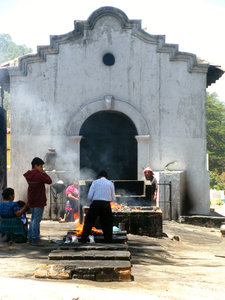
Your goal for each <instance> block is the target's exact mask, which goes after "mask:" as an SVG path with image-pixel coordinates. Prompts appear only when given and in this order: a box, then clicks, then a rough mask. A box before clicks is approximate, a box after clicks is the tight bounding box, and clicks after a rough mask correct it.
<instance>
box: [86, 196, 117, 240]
mask: <svg viewBox="0 0 225 300" xmlns="http://www.w3.org/2000/svg"><path fill="white" fill-rule="evenodd" d="M97 217H99V219H100V222H101V226H102V231H103V234H104V239H105V242H106V243H112V227H113V217H112V210H111V206H110V202H109V201H102V200H94V201H93V202H92V204H91V206H90V208H89V210H88V212H87V215H86V218H85V222H84V228H83V233H82V236H81V242H86V240H87V238H88V236H89V234H90V233H91V229H92V227H93V226H94V224H95V221H96V219H97Z"/></svg>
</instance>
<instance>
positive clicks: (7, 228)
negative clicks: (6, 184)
mask: <svg viewBox="0 0 225 300" xmlns="http://www.w3.org/2000/svg"><path fill="white" fill-rule="evenodd" d="M2 197H3V202H1V203H0V216H1V218H2V220H1V225H0V232H1V238H2V240H3V241H8V240H11V241H13V242H17V243H25V242H26V241H27V230H26V226H25V225H24V222H23V221H22V220H21V216H23V215H24V214H25V212H26V210H27V208H28V205H27V204H25V203H24V202H23V203H24V204H23V206H22V205H21V203H20V205H21V206H22V207H21V206H20V205H19V204H18V203H17V202H14V201H13V200H14V198H15V193H14V189H12V188H6V189H5V190H4V191H3V193H2Z"/></svg>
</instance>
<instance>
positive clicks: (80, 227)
mask: <svg viewBox="0 0 225 300" xmlns="http://www.w3.org/2000/svg"><path fill="white" fill-rule="evenodd" d="M74 224H75V227H76V231H77V232H76V234H75V236H81V235H82V232H83V227H84V222H82V224H81V223H80V219H79V218H77V219H76V220H75V222H74ZM91 231H92V233H102V230H101V229H97V228H96V227H92V229H91Z"/></svg>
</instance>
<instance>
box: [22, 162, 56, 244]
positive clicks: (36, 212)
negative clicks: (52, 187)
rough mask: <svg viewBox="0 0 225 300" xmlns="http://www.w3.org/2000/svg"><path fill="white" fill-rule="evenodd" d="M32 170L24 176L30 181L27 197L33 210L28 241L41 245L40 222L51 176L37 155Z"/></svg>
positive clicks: (32, 163)
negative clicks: (46, 189) (45, 170)
mask: <svg viewBox="0 0 225 300" xmlns="http://www.w3.org/2000/svg"><path fill="white" fill-rule="evenodd" d="M31 165H32V170H29V171H27V172H26V173H25V174H23V176H24V177H25V178H26V180H27V183H28V191H27V198H28V204H29V206H30V211H31V221H30V226H29V230H28V241H29V242H30V243H31V244H32V245H40V242H41V240H40V222H41V220H42V216H43V212H44V207H45V206H46V203H47V198H46V192H45V183H47V184H51V183H52V180H51V178H50V177H49V176H48V175H47V174H46V173H45V172H44V170H43V165H44V161H43V160H42V159H41V158H39V157H35V158H34V159H33V160H32V162H31Z"/></svg>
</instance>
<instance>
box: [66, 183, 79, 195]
mask: <svg viewBox="0 0 225 300" xmlns="http://www.w3.org/2000/svg"><path fill="white" fill-rule="evenodd" d="M69 194H72V195H73V196H74V197H78V198H79V190H78V189H77V188H76V187H75V186H74V185H73V184H71V185H69V186H68V188H67V189H66V197H68V195H69Z"/></svg>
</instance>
